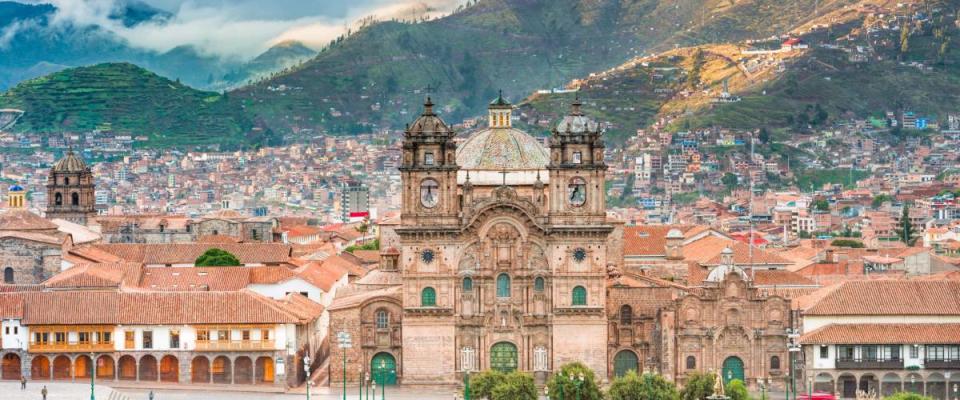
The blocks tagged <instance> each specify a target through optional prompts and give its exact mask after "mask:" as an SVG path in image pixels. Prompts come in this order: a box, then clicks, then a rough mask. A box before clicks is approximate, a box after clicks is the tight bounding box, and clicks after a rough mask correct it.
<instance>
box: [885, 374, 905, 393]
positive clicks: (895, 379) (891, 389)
mask: <svg viewBox="0 0 960 400" xmlns="http://www.w3.org/2000/svg"><path fill="white" fill-rule="evenodd" d="M902 389H903V380H902V379H900V375H897V374H896V373H893V372H887V373H886V374H884V375H883V377H882V378H880V396H881V397H888V396H892V395H893V394H894V393H897V392H899V391H901V390H902Z"/></svg>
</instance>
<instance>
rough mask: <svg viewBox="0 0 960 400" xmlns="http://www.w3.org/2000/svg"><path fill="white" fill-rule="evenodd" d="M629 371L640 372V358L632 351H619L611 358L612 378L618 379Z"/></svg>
mask: <svg viewBox="0 0 960 400" xmlns="http://www.w3.org/2000/svg"><path fill="white" fill-rule="evenodd" d="M629 371H634V372H637V373H639V372H640V358H639V357H637V353H634V352H633V350H620V351H619V352H617V354H616V355H615V356H613V376H614V377H617V378H619V377H622V376H624V375H626V374H627V372H629Z"/></svg>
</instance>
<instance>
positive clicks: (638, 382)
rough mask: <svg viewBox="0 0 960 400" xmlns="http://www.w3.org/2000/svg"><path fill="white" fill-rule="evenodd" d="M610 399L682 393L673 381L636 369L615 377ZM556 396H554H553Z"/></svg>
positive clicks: (660, 399) (673, 398)
mask: <svg viewBox="0 0 960 400" xmlns="http://www.w3.org/2000/svg"><path fill="white" fill-rule="evenodd" d="M607 397H608V398H609V399H610V400H679V399H680V393H678V392H677V387H676V386H675V385H674V384H673V382H669V381H667V380H666V379H663V377H662V376H660V375H654V374H644V375H643V376H640V375H637V373H636V372H634V371H629V372H627V374H626V375H624V376H622V377H620V378H617V379H614V380H613V383H612V384H611V385H610V390H609V391H608V392H607ZM551 398H554V397H551Z"/></svg>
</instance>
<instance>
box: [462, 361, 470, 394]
mask: <svg viewBox="0 0 960 400" xmlns="http://www.w3.org/2000/svg"><path fill="white" fill-rule="evenodd" d="M463 372H464V374H463V400H470V366H469V365H468V366H466V367H465V368H464V369H463Z"/></svg>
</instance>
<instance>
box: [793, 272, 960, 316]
mask: <svg viewBox="0 0 960 400" xmlns="http://www.w3.org/2000/svg"><path fill="white" fill-rule="evenodd" d="M804 315H960V282H954V281H912V280H873V281H848V282H844V283H841V284H840V285H838V286H837V287H835V288H832V290H830V291H829V292H827V293H825V294H824V295H823V297H822V298H821V299H819V301H816V302H815V303H813V305H812V306H810V308H809V309H807V310H806V312H805V313H804Z"/></svg>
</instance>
